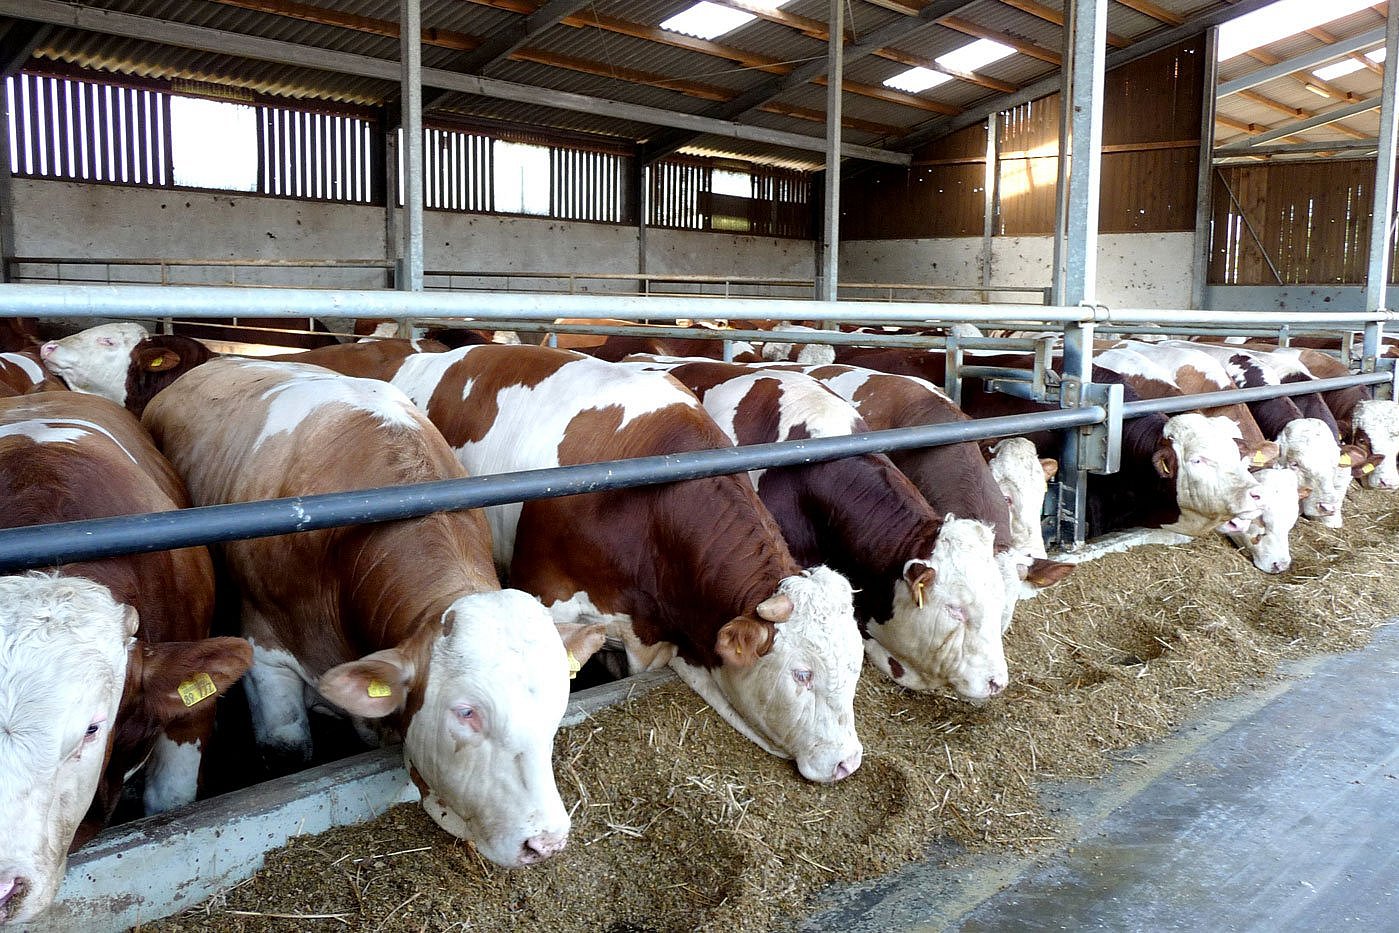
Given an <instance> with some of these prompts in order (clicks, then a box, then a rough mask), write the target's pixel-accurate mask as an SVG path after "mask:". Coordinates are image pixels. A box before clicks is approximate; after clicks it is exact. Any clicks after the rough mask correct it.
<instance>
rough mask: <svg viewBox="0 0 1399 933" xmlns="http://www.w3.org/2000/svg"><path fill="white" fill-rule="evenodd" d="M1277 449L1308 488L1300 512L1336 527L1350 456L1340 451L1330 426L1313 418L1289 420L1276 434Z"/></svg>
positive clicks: (1348, 472) (1338, 523) (1347, 486)
mask: <svg viewBox="0 0 1399 933" xmlns="http://www.w3.org/2000/svg"><path fill="white" fill-rule="evenodd" d="M1278 450H1279V453H1280V455H1281V457H1280V459H1281V462H1282V463H1283V464H1284V465H1285V466H1288V467H1291V468H1292V469H1294V470H1296V471H1297V479H1298V483H1299V485H1300V486H1301V487H1302V488H1304V489H1307V490H1308V491H1309V494H1308V495H1307V496H1306V498H1304V499H1303V500H1302V514H1303V515H1305V516H1307V517H1308V518H1315V519H1317V520H1319V521H1320V522H1321V523H1322V524H1323V525H1325V526H1327V527H1328V528H1340V527H1341V505H1342V504H1343V503H1344V502H1345V498H1346V489H1348V488H1349V487H1350V475H1351V471H1350V466H1351V460H1352V459H1353V455H1352V454H1351V453H1349V452H1346V453H1343V452H1342V451H1341V446H1340V444H1338V443H1337V442H1336V437H1335V435H1334V434H1332V433H1331V429H1330V428H1329V427H1327V425H1326V423H1325V422H1324V421H1320V420H1318V419H1316V418H1297V419H1295V420H1293V421H1289V422H1288V423H1287V427H1285V428H1283V429H1282V431H1281V432H1280V433H1279V434H1278Z"/></svg>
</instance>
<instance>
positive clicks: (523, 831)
mask: <svg viewBox="0 0 1399 933" xmlns="http://www.w3.org/2000/svg"><path fill="white" fill-rule="evenodd" d="M561 634H564V633H561V632H560V631H559V630H556V629H555V627H554V624H553V621H552V619H551V617H550V616H549V613H548V612H547V611H546V610H545V609H544V607H543V606H542V605H540V603H539V601H538V600H537V599H535V598H534V597H532V596H529V595H527V594H525V593H522V592H520V591H519V590H495V591H491V592H486V593H475V594H472V595H469V596H463V597H460V598H459V599H457V600H456V601H455V602H453V603H452V605H451V607H450V608H448V609H447V611H446V612H445V613H444V614H443V616H442V624H441V625H440V626H425V627H424V628H423V629H422V630H421V631H420V633H419V635H417V636H415V637H414V638H413V639H410V640H409V641H407V642H405V643H404V644H401V645H399V646H398V647H396V648H390V649H388V650H386V651H376V652H374V653H373V654H370V655H367V656H366V657H363V658H361V659H359V660H358V661H351V662H350V663H348V664H341V665H339V666H338V667H333V668H331V669H330V670H328V671H326V673H325V674H324V675H322V677H321V679H320V682H319V685H318V687H319V689H320V691H321V693H322V694H323V695H324V696H325V697H326V699H328V700H330V701H331V702H333V703H335V704H336V705H337V706H339V707H340V708H342V709H344V710H345V711H346V712H348V713H351V714H352V715H355V716H363V717H366V718H370V719H379V718H382V717H385V716H389V715H391V714H394V713H397V712H398V711H399V710H403V711H404V714H405V716H406V718H407V720H408V721H407V724H406V729H405V734H404V741H403V756H404V758H405V760H406V764H407V766H408V768H409V770H410V773H411V774H412V775H413V777H414V780H415V781H416V782H417V783H418V788H419V790H421V791H422V794H423V808H424V809H425V810H427V813H428V815H429V816H430V817H432V819H433V821H434V822H436V823H437V825H438V826H441V827H442V828H443V829H444V830H446V831H447V832H449V833H451V834H452V835H453V836H457V837H458V838H461V839H468V840H470V841H471V842H472V843H474V844H475V846H476V848H477V849H478V850H479V851H480V852H481V854H482V855H484V856H485V857H486V858H488V859H490V860H491V861H492V862H495V863H496V864H497V865H501V866H504V867H506V868H514V867H519V866H523V865H530V864H533V863H535V862H539V861H543V860H544V859H546V858H548V857H549V856H551V855H554V854H555V853H557V852H559V851H561V850H562V849H563V847H564V845H565V843H566V842H567V840H568V830H569V818H568V813H567V812H566V811H565V810H564V806H563V801H562V800H560V799H559V792H558V788H557V787H556V785H555V784H554V770H553V764H552V758H553V748H554V734H555V733H556V732H557V731H558V728H559V721H560V719H562V718H563V714H564V709H565V707H566V706H567V705H568V680H569V658H568V655H569V652H570V651H572V653H573V655H574V657H575V659H576V660H577V661H578V662H579V663H582V662H583V661H586V660H587V658H588V656H590V655H591V654H592V652H593V651H596V650H597V649H598V648H599V647H600V646H601V644H602V639H603V636H602V630H601V627H600V626H590V627H587V628H585V629H579V630H577V631H572V630H571V631H570V632H569V633H567V634H568V635H573V636H579V635H581V636H582V637H580V638H574V639H573V640H572V642H571V643H570V644H569V645H568V646H565V644H564V642H563V641H562V640H561V637H560V636H561Z"/></svg>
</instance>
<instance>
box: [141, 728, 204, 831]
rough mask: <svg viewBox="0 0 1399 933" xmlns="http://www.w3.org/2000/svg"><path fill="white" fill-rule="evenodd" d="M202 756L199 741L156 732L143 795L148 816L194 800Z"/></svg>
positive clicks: (197, 787) (148, 760)
mask: <svg viewBox="0 0 1399 933" xmlns="http://www.w3.org/2000/svg"><path fill="white" fill-rule="evenodd" d="M202 757H203V754H202V751H201V748H200V743H199V742H197V741H196V742H187V743H179V742H174V741H171V740H170V738H169V737H168V736H165V735H159V736H156V740H155V748H154V749H152V750H151V754H150V757H149V758H148V759H147V767H146V788H145V791H144V792H143V795H142V798H141V799H142V802H143V803H144V804H145V807H146V815H147V816H149V815H150V814H152V813H164V812H165V811H167V810H173V809H175V808H176V807H183V806H184V805H185V804H188V803H193V802H194V797H195V794H196V793H197V792H198V790H199V762H200V759H201V758H202Z"/></svg>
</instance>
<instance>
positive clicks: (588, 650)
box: [554, 622, 607, 680]
mask: <svg viewBox="0 0 1399 933" xmlns="http://www.w3.org/2000/svg"><path fill="white" fill-rule="evenodd" d="M554 628H555V629H557V630H558V633H559V638H560V639H562V640H563V646H564V650H566V651H567V652H568V679H569V680H572V679H573V678H574V677H575V676H576V675H577V674H578V670H579V668H581V667H582V666H583V665H584V664H587V663H588V659H589V658H591V657H592V656H593V655H595V654H597V653H598V652H599V651H601V650H602V646H603V643H604V642H606V641H607V627H606V626H605V625H601V624H594V625H579V624H578V623H576V622H555V623H554Z"/></svg>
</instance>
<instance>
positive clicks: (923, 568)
mask: <svg viewBox="0 0 1399 933" xmlns="http://www.w3.org/2000/svg"><path fill="white" fill-rule="evenodd" d="M937 575H938V572H937V571H936V570H934V569H933V567H932V566H931V565H930V564H925V563H923V562H922V561H921V560H911V561H909V562H908V563H906V564H904V585H905V586H907V587H908V593H909V595H910V596H912V597H913V601H914V603H916V604H917V605H918V608H919V609H922V608H923V603H924V602H925V601H926V600H927V598H928V590H930V589H932V587H933V581H934V580H936V579H937Z"/></svg>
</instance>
